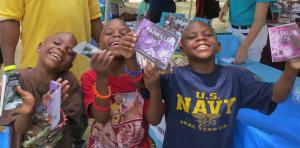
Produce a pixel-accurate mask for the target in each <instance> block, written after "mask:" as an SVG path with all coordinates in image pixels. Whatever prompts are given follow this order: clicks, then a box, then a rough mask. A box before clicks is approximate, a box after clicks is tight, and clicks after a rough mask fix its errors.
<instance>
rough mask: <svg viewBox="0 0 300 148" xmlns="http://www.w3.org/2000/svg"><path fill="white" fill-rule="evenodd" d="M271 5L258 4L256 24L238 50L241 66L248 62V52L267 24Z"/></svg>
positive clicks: (238, 59) (238, 60) (237, 60)
mask: <svg viewBox="0 0 300 148" xmlns="http://www.w3.org/2000/svg"><path fill="white" fill-rule="evenodd" d="M269 5H270V3H268V2H266V3H256V10H255V17H254V22H253V24H252V26H251V28H250V31H249V33H248V35H247V37H246V39H245V40H244V42H243V43H242V44H241V47H240V48H239V49H238V52H237V55H236V62H237V63H239V64H241V63H244V62H245V61H246V60H247V57H248V50H249V47H250V45H251V44H252V42H253V41H254V40H255V38H256V36H257V35H258V33H259V32H260V30H261V28H262V27H263V26H264V25H265V24H266V16H267V12H268V7H269Z"/></svg>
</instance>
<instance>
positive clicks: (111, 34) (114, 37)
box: [100, 19, 130, 57]
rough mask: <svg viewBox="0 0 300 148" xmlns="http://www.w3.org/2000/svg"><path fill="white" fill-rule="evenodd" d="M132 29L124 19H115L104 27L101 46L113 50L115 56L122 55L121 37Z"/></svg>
mask: <svg viewBox="0 0 300 148" xmlns="http://www.w3.org/2000/svg"><path fill="white" fill-rule="evenodd" d="M129 31H130V29H129V27H128V26H127V25H126V23H125V22H124V21H123V20H120V19H113V20H111V21H110V22H109V23H108V24H107V25H105V26H104V27H103V30H102V32H101V35H100V48H101V49H107V50H110V51H112V54H113V55H114V56H115V57H118V56H122V55H121V53H120V52H119V47H120V40H121V37H123V36H124V35H126V34H127V33H128V32H129Z"/></svg>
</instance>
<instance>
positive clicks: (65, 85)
mask: <svg viewBox="0 0 300 148" xmlns="http://www.w3.org/2000/svg"><path fill="white" fill-rule="evenodd" d="M56 82H58V83H60V84H61V104H62V103H63V102H64V101H65V100H66V99H67V98H68V97H69V91H70V88H71V86H70V85H69V81H68V80H64V81H63V80H62V78H58V79H57V80H56ZM51 99H52V95H51V92H50V91H48V92H47V93H46V94H44V95H43V96H42V104H43V105H44V106H47V105H48V103H49V100H51Z"/></svg>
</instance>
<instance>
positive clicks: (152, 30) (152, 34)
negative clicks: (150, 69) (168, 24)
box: [135, 19, 180, 70]
mask: <svg viewBox="0 0 300 148" xmlns="http://www.w3.org/2000/svg"><path fill="white" fill-rule="evenodd" d="M136 34H137V35H138V36H139V38H138V40H137V43H136V47H135V50H136V51H137V52H139V53H140V54H142V55H144V56H145V57H146V58H148V59H149V60H151V61H153V62H154V63H155V64H156V65H157V66H158V67H160V68H161V69H163V70H165V69H166V68H167V66H168V64H169V60H170V58H171V56H172V54H173V53H174V51H175V49H176V48H177V46H178V43H179V41H180V37H179V36H177V35H175V34H173V33H170V32H169V31H167V30H164V29H161V28H158V27H157V26H156V25H155V24H153V23H152V22H150V21H149V20H147V19H143V20H142V22H141V23H140V24H139V26H138V28H137V30H136Z"/></svg>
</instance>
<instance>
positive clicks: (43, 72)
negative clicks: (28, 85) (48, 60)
mask: <svg viewBox="0 0 300 148" xmlns="http://www.w3.org/2000/svg"><path fill="white" fill-rule="evenodd" d="M32 75H33V76H34V78H35V79H36V80H38V81H40V82H44V83H48V82H50V81H51V80H56V79H57V74H55V73H53V72H49V70H47V69H45V68H43V67H41V66H39V65H37V66H36V67H34V68H32Z"/></svg>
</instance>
